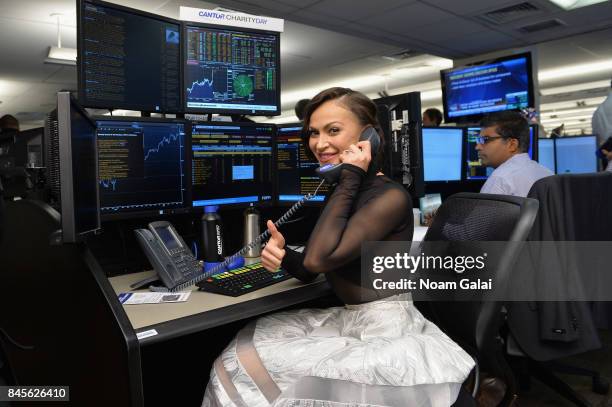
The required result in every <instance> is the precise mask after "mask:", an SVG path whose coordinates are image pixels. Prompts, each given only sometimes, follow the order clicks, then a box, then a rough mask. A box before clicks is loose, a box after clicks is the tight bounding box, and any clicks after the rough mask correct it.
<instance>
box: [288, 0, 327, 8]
mask: <svg viewBox="0 0 612 407" xmlns="http://www.w3.org/2000/svg"><path fill="white" fill-rule="evenodd" d="M277 1H278V2H279V3H283V4H288V5H290V6H294V7H297V8H304V7H310V6H312V5H313V4H315V3H318V2H320V1H321V0H277Z"/></svg>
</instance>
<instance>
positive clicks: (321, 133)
mask: <svg viewBox="0 0 612 407" xmlns="http://www.w3.org/2000/svg"><path fill="white" fill-rule="evenodd" d="M364 128H365V126H362V125H361V123H360V122H359V119H358V118H357V116H355V114H354V113H353V112H351V111H350V110H348V109H347V108H346V107H344V106H343V105H342V104H341V103H338V101H337V100H328V101H327V102H325V103H323V104H322V105H321V106H319V107H318V108H317V110H315V111H314V112H313V113H312V115H311V116H310V127H309V131H310V140H309V141H308V147H310V151H312V152H313V154H314V155H315V157H316V158H317V160H318V161H319V163H320V164H339V163H340V162H341V161H340V154H342V152H343V151H344V150H346V149H348V147H349V146H350V145H351V144H357V142H358V141H359V136H360V135H361V132H362V131H363V130H364Z"/></svg>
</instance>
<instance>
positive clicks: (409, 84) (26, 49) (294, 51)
mask: <svg viewBox="0 0 612 407" xmlns="http://www.w3.org/2000/svg"><path fill="white" fill-rule="evenodd" d="M114 2H116V3H120V4H122V5H125V6H130V7H134V8H138V9H142V10H146V11H149V12H153V13H157V14H162V15H166V16H169V17H172V18H178V11H179V6H180V5H184V6H192V7H202V8H214V7H215V6H216V5H217V4H220V5H221V6H223V7H231V8H234V9H238V10H240V11H245V12H252V13H257V14H262V15H270V16H276V17H280V18H285V19H286V21H285V32H284V33H283V34H282V40H281V57H282V61H281V66H282V72H281V81H282V83H281V89H282V91H283V93H282V100H283V106H282V108H283V115H282V116H281V118H277V119H275V120H277V121H278V120H280V121H283V120H284V121H287V120H293V119H294V117H293V116H292V113H291V112H292V107H293V104H294V103H295V102H296V101H297V100H298V99H300V98H302V97H309V96H312V95H313V94H314V93H316V91H318V90H320V89H322V88H324V87H327V86H332V85H343V86H351V87H353V88H356V89H359V90H361V91H364V92H366V93H368V94H369V95H372V96H375V95H376V94H377V93H378V92H380V91H383V90H387V91H388V92H389V93H390V94H396V93H401V92H406V91H415V90H416V91H421V92H422V98H423V106H424V107H428V106H440V105H441V100H440V96H441V92H440V85H439V73H438V71H439V69H440V68H441V67H447V66H450V64H451V63H452V62H451V61H450V60H446V59H444V58H441V57H445V58H452V59H461V58H467V57H471V56H474V55H480V54H484V53H487V52H492V51H497V50H503V49H509V48H513V47H518V48H522V47H526V46H530V47H531V49H532V50H534V52H535V53H536V55H537V59H538V63H539V72H540V76H541V77H542V78H543V79H542V80H541V82H540V88H541V90H542V93H545V95H543V96H542V98H541V103H542V105H541V110H542V118H543V121H544V123H545V124H547V125H548V124H549V123H550V125H554V124H556V123H557V121H558V120H560V119H559V117H560V118H561V119H564V118H567V123H570V122H572V123H573V122H576V125H573V126H570V127H571V128H572V129H575V131H579V130H578V129H580V128H583V129H584V130H585V131H587V132H589V131H590V120H586V119H584V118H582V119H581V118H579V117H588V116H589V115H590V114H591V113H592V110H593V109H594V106H596V104H597V103H600V101H601V100H603V96H604V95H605V94H607V90H608V88H609V80H610V78H611V77H612V41H610V39H611V38H612V2H611V1H608V2H606V3H602V4H599V5H594V6H589V7H586V8H584V9H579V10H574V11H571V12H566V11H561V10H560V9H559V8H557V7H556V6H554V5H552V4H551V3H549V2H548V1H546V0H529V3H531V4H532V5H533V6H535V7H536V8H537V9H538V10H535V11H530V12H529V13H527V14H523V15H520V14H519V17H518V18H516V19H514V20H513V19H512V18H511V19H510V21H509V22H507V23H501V24H491V23H489V22H485V21H484V20H482V19H481V17H479V16H481V15H482V14H483V13H484V12H487V11H491V10H493V9H497V8H500V7H506V6H509V5H514V4H517V3H521V1H520V0H515V1H507V0H462V1H454V0H419V1H416V0H385V1H382V2H381V1H379V2H375V1H365V0H364V1H357V0H218V1H215V3H216V4H211V3H206V2H203V1H198V0H122V1H119V0H115V1H114ZM52 13H62V14H63V16H62V17H61V21H62V25H61V37H62V45H63V46H66V47H73V48H74V47H76V10H75V0H28V1H24V0H2V1H1V2H0V38H2V41H0V55H3V58H1V59H0V101H2V103H0V115H2V114H5V113H10V114H14V115H17V117H18V118H19V119H20V121H21V122H22V124H23V125H24V127H26V128H27V127H32V126H39V125H41V123H42V118H43V117H44V115H45V113H46V112H48V111H50V110H51V109H52V108H53V104H54V94H55V92H56V91H58V90H61V89H76V68H75V67H68V66H59V65H48V64H44V63H43V61H44V59H45V57H46V54H47V51H48V47H49V46H50V45H54V44H55V42H56V38H57V27H56V20H55V17H51V16H50V15H51V14H52ZM550 18H555V19H558V20H560V21H562V22H563V24H564V25H563V26H561V27H559V28H553V29H550V30H545V31H541V32H539V33H534V34H526V33H523V32H521V31H519V30H518V28H519V27H522V26H524V25H528V24H532V23H537V22H541V21H544V20H548V19H550ZM403 51H409V55H412V56H411V57H410V58H406V59H402V58H400V57H399V56H395V57H393V56H394V55H397V54H401V53H402V52H403ZM432 55H437V56H438V57H433V56H432ZM594 62H600V63H601V62H603V65H602V66H599V67H597V66H582V67H578V72H577V73H573V74H571V75H565V76H562V77H559V78H557V79H544V78H547V77H549V76H551V74H558V72H554V70H558V69H561V68H566V67H572V66H575V65H579V64H592V63H594ZM600 65H601V64H600ZM596 68H599V69H596ZM589 70H591V71H593V72H591V73H586V72H588V71H589ZM606 83H607V85H606ZM575 84H578V85H579V86H578V87H574V88H567V87H566V88H564V86H567V85H575ZM583 101H584V102H585V105H586V107H581V108H580V109H578V108H577V107H576V104H577V103H578V102H583ZM589 105H591V106H589ZM553 110H555V112H553ZM564 110H565V111H568V113H567V114H564V113H563V111H564ZM553 114H556V115H557V116H558V117H557V118H555V117H551V116H552V115H553ZM575 117H576V118H575ZM581 120H582V121H581ZM547 127H548V126H547ZM566 127H567V126H566Z"/></svg>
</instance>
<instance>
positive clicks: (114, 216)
mask: <svg viewBox="0 0 612 407" xmlns="http://www.w3.org/2000/svg"><path fill="white" fill-rule="evenodd" d="M92 119H93V121H94V122H95V124H96V140H97V135H98V133H97V128H98V121H109V122H110V121H114V122H126V123H129V122H145V123H182V124H184V125H185V140H184V149H185V195H184V202H183V206H182V207H179V208H171V209H161V210H160V209H146V210H135V211H126V212H116V213H102V208H101V207H100V218H101V220H102V222H108V221H115V220H123V219H136V218H148V217H158V216H167V215H179V214H186V213H190V212H191V209H192V208H191V199H192V198H191V122H190V121H189V120H186V119H180V118H160V117H138V116H93V117H92ZM160 211H161V212H160Z"/></svg>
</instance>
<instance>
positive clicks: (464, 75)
mask: <svg viewBox="0 0 612 407" xmlns="http://www.w3.org/2000/svg"><path fill="white" fill-rule="evenodd" d="M440 79H441V82H442V102H443V105H444V119H445V121H446V122H448V123H452V122H457V121H463V122H476V121H478V120H479V119H480V117H481V116H482V115H483V114H486V113H491V112H499V111H502V110H514V109H524V108H527V107H534V92H533V78H532V71H531V54H530V53H524V54H517V55H510V56H504V57H501V58H496V59H493V60H489V61H482V62H477V63H474V64H470V65H469V66H462V67H457V68H450V69H445V70H442V71H440Z"/></svg>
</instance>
